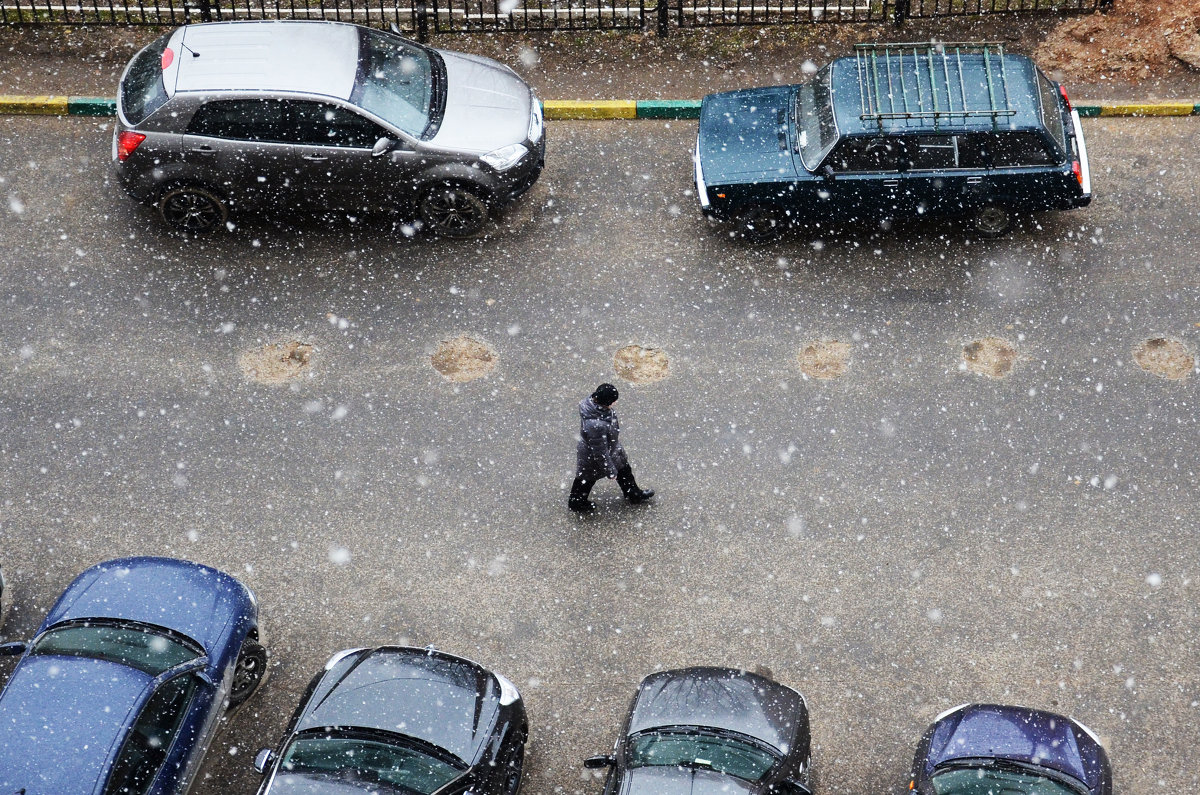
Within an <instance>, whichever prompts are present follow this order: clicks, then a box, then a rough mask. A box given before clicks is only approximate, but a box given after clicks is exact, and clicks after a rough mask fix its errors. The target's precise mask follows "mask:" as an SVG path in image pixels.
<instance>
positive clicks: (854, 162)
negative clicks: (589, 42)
mask: <svg viewBox="0 0 1200 795" xmlns="http://www.w3.org/2000/svg"><path fill="white" fill-rule="evenodd" d="M694 161H695V172H696V195H697V197H698V198H699V199H700V206H701V208H702V209H703V210H704V212H705V213H706V214H707V215H709V216H710V217H712V218H716V219H718V220H722V221H729V222H732V223H733V224H734V225H735V230H734V234H739V235H741V236H742V237H745V238H747V239H749V240H751V241H761V240H766V239H769V238H771V237H773V236H774V235H776V234H777V233H778V232H780V231H782V230H783V229H784V228H785V227H787V226H789V225H791V224H794V223H799V224H804V225H808V226H809V227H821V226H828V225H829V224H831V223H840V222H842V221H848V220H856V221H858V222H868V223H876V224H877V223H880V222H882V221H884V220H886V219H892V218H903V217H906V216H921V215H929V216H935V215H961V216H966V217H967V218H969V219H970V222H971V224H972V226H973V227H974V229H975V230H976V231H977V232H979V233H980V234H982V235H986V236H996V235H1000V234H1003V233H1004V232H1005V231H1007V230H1008V229H1009V227H1010V226H1011V224H1012V222H1013V219H1014V218H1015V217H1017V216H1021V215H1025V214H1027V213H1033V212H1041V211H1044V210H1069V209H1071V208H1074V207H1084V206H1086V205H1087V204H1088V203H1089V202H1091V200H1092V182H1091V170H1090V167H1089V164H1088V157H1087V144H1086V143H1085V141H1084V138H1083V129H1082V128H1081V127H1080V125H1079V113H1078V112H1077V111H1075V110H1074V109H1072V107H1071V103H1070V101H1069V100H1068V97H1067V92H1066V89H1064V88H1063V87H1062V86H1061V85H1060V84H1058V83H1055V82H1054V81H1053V80H1051V79H1050V78H1048V77H1047V76H1046V75H1045V74H1044V73H1043V72H1042V71H1041V70H1040V69H1038V68H1037V66H1036V65H1035V64H1034V63H1033V61H1032V60H1030V59H1029V58H1027V57H1025V56H1021V55H1011V54H1008V53H1005V52H1004V47H1003V46H1001V45H998V44H995V43H977V44H956V43H929V44H862V45H858V46H857V47H856V48H855V54H854V55H853V56H852V57H847V58H838V59H837V60H835V61H833V63H831V64H829V65H828V66H826V67H825V68H824V69H822V70H821V71H819V72H817V73H816V74H815V75H813V77H812V79H811V80H809V81H808V82H806V83H802V84H799V85H790V86H771V87H765V88H752V89H745V90H741V91H730V92H725V93H722V94H710V95H709V96H707V97H705V98H704V103H703V105H702V106H701V108H700V130H699V135H698V137H697V140H696V151H695V155H694Z"/></svg>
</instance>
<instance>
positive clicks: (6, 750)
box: [0, 655, 153, 795]
mask: <svg viewBox="0 0 1200 795" xmlns="http://www.w3.org/2000/svg"><path fill="white" fill-rule="evenodd" d="M151 681H153V679H152V677H151V676H150V675H148V674H146V673H143V672H142V671H139V670H137V669H136V668H130V667H129V666H125V665H121V664H119V663H114V662H109V661H107V660H95V659H87V658H82V657H61V656H57V655H45V656H42V655H34V656H29V657H26V658H24V659H23V660H22V661H21V663H20V665H18V666H17V670H16V671H14V672H13V675H12V678H11V679H10V680H9V682H8V685H7V687H6V688H5V690H4V695H3V698H0V792H26V791H27V792H30V793H42V792H45V793H51V792H52V793H54V794H55V795H85V794H86V793H91V792H93V791H94V790H97V789H99V787H98V784H99V781H100V778H101V777H102V776H104V775H105V771H106V770H107V768H108V764H109V761H110V759H111V758H112V757H113V756H114V755H115V754H116V752H117V749H118V747H119V744H120V740H121V738H122V737H123V736H124V735H125V732H126V730H127V727H128V725H129V724H130V723H131V722H132V721H133V716H134V712H135V710H136V709H137V707H138V705H139V704H140V703H141V702H142V700H143V698H144V695H143V694H144V693H146V692H147V688H148V687H149V685H150V683H151Z"/></svg>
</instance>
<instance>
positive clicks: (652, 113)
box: [0, 94, 1200, 121]
mask: <svg viewBox="0 0 1200 795" xmlns="http://www.w3.org/2000/svg"><path fill="white" fill-rule="evenodd" d="M542 109H543V111H544V112H545V114H546V118H547V119H556V120H560V121H562V120H573V121H582V120H593V119H698V118H700V100H698V99H547V100H545V101H544V102H542ZM1075 109H1076V110H1077V111H1079V115H1080V116H1126V117H1148V116H1200V103H1196V102H1101V103H1098V104H1087V105H1076V106H1075ZM116 112H117V101H116V100H115V99H109V98H107V97H63V96H20V95H9V96H5V95H3V94H0V115H22V116H26V115H28V116H34V115H36V116H114V115H116Z"/></svg>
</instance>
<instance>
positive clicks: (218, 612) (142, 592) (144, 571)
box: [38, 558, 253, 656]
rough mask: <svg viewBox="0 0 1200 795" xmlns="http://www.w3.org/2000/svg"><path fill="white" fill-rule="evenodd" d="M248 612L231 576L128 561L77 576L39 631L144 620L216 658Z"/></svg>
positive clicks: (245, 595)
mask: <svg viewBox="0 0 1200 795" xmlns="http://www.w3.org/2000/svg"><path fill="white" fill-rule="evenodd" d="M247 610H253V607H252V605H251V599H250V595H249V592H248V591H247V590H246V587H245V586H244V585H242V584H241V583H240V582H238V581H237V580H235V579H234V578H233V577H230V576H229V575H228V574H225V573H223V572H220V571H217V570H216V569H212V568H209V567H208V566H201V565H200V564H198V563H191V562H189V561H185V560H174V559H172V558H123V559H120V560H112V561H109V562H107V563H101V564H98V565H96V566H93V567H92V568H90V569H88V570H87V571H85V572H83V573H82V574H80V575H79V576H78V577H76V578H75V581H74V582H73V583H71V585H70V586H69V587H68V588H67V590H66V591H64V592H63V595H62V596H60V597H59V599H58V601H57V602H56V603H55V605H54V607H53V608H52V609H51V610H50V612H49V613H48V614H47V615H46V620H45V621H43V622H42V626H41V628H40V629H39V630H38V631H39V632H42V631H44V630H45V629H46V628H48V627H50V626H51V625H53V624H57V623H58V622H60V621H67V620H71V619H82V618H114V619H125V620H129V621H141V622H144V623H146V624H154V625H156V626H160V627H166V628H167V629H172V630H175V631H176V632H180V633H182V634H184V635H186V636H187V637H189V638H191V639H192V640H194V641H196V642H197V643H199V644H201V646H203V647H204V649H205V651H206V652H207V653H208V654H209V655H210V656H213V655H214V645H215V644H216V642H217V639H218V638H219V637H220V636H221V632H222V630H223V629H224V628H225V627H226V626H228V624H229V623H230V622H231V621H233V620H234V618H235V617H237V616H238V615H239V614H241V613H244V612H245V611H247Z"/></svg>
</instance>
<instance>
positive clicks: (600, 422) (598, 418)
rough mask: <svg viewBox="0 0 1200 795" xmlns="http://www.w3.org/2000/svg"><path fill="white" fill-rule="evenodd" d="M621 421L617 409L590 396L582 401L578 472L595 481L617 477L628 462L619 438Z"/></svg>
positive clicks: (577, 452)
mask: <svg viewBox="0 0 1200 795" xmlns="http://www.w3.org/2000/svg"><path fill="white" fill-rule="evenodd" d="M620 434H621V423H620V421H619V420H618V419H617V412H615V411H613V410H612V409H611V408H609V407H607V406H598V405H596V403H595V401H593V400H592V399H591V398H590V397H587V398H584V399H583V400H582V401H580V403H579V443H578V444H577V445H576V446H575V469H576V474H577V475H578V476H579V477H582V478H584V479H586V480H589V481H592V482H595V481H597V480H600V479H602V478H607V477H616V474H617V472H618V471H619V470H621V469H624V468H625V467H627V466H629V459H627V458H626V457H625V448H623V447H621V442H620Z"/></svg>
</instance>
